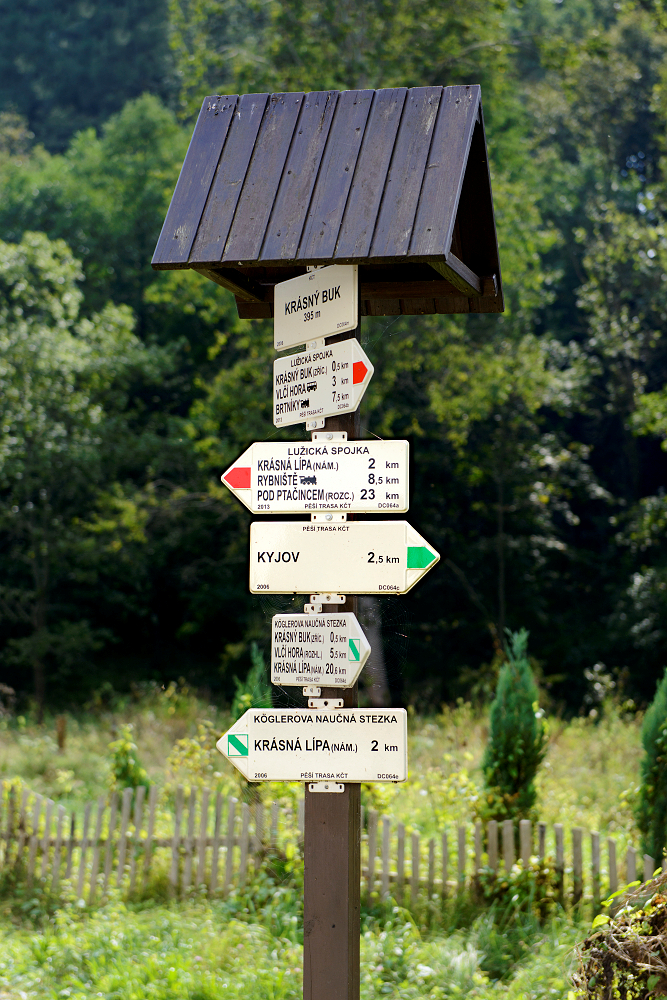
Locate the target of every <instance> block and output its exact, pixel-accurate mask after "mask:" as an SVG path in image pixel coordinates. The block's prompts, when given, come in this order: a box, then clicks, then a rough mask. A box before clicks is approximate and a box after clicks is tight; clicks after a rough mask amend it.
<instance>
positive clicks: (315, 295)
mask: <svg viewBox="0 0 667 1000" xmlns="http://www.w3.org/2000/svg"><path fill="white" fill-rule="evenodd" d="M358 281H359V268H358V267H357V265H356V264H332V265H331V267H318V268H317V269H316V270H315V271H309V272H308V273H307V274H301V275H299V277H298V278H290V280H289V281H280V282H279V283H278V284H277V285H276V286H275V289H274V308H273V313H274V321H273V343H274V346H275V349H276V350H277V351H285V350H287V348H288V347H298V346H299V344H305V343H307V341H309V340H314V339H315V338H316V337H330V336H332V335H333V334H335V333H343V331H344V330H354V328H355V327H356V325H357V323H358V322H359V320H358V315H357V312H358V310H357V287H358Z"/></svg>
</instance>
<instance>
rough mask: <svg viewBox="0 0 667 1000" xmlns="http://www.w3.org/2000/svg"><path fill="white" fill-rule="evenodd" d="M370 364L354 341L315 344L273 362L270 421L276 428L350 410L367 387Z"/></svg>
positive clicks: (321, 422) (371, 372)
mask: <svg viewBox="0 0 667 1000" xmlns="http://www.w3.org/2000/svg"><path fill="white" fill-rule="evenodd" d="M373 371H374V369H373V365H372V364H371V363H370V361H369V360H368V357H367V356H366V354H365V353H364V352H363V351H362V349H361V345H360V344H359V341H358V340H355V339H352V340H342V341H340V342H339V343H337V344H328V345H326V346H325V345H324V342H321V343H319V342H318V343H317V344H316V346H315V347H313V348H311V349H309V350H307V351H303V352H302V353H300V354H290V355H288V356H287V357H283V358H277V359H276V361H274V362H273V422H274V424H275V425H276V427H287V426H289V425H290V424H302V423H304V421H307V422H310V421H312V420H313V419H315V420H317V421H318V424H317V425H315V424H314V425H313V426H321V427H323V426H324V418H325V417H333V416H336V415H337V414H342V413H352V412H354V411H355V410H356V409H357V407H358V406H359V403H360V402H361V398H362V396H363V395H364V393H365V392H366V389H367V388H368V384H369V382H370V380H371V377H372V375H373Z"/></svg>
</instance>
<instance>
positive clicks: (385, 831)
mask: <svg viewBox="0 0 667 1000" xmlns="http://www.w3.org/2000/svg"><path fill="white" fill-rule="evenodd" d="M390 837H391V820H390V819H388V818H387V816H384V817H383V819H382V899H383V900H384V899H388V898H389V869H390V865H391V859H390V856H389V844H390Z"/></svg>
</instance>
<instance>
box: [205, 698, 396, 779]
mask: <svg viewBox="0 0 667 1000" xmlns="http://www.w3.org/2000/svg"><path fill="white" fill-rule="evenodd" d="M216 746H217V748H218V750H219V751H220V753H221V754H223V755H224V756H225V757H227V759H228V760H229V761H230V762H231V763H232V764H233V765H234V767H236V768H238V770H239V771H240V772H241V774H243V775H245V777H246V778H248V779H249V780H250V781H327V780H333V781H343V782H345V781H355V782H356V781H405V780H406V778H407V776H408V724H407V712H406V711H405V709H404V708H384V709H379V708H371V709H366V708H343V709H335V710H326V711H325V710H321V709H318V708H298V709H266V708H251V709H249V710H248V711H247V712H246V713H245V714H244V715H242V716H241V718H240V719H238V720H237V721H236V722H235V723H234V725H233V726H232V728H231V729H228V730H227V732H226V733H225V734H224V735H223V736H221V737H220V739H219V740H218V742H217V744H216Z"/></svg>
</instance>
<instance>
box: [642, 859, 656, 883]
mask: <svg viewBox="0 0 667 1000" xmlns="http://www.w3.org/2000/svg"><path fill="white" fill-rule="evenodd" d="M655 869H656V864H655V861H654V860H653V858H652V857H651V855H650V854H645V855H644V879H643V881H644V882H650V881H651V879H652V878H653V872H654V871H655Z"/></svg>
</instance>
